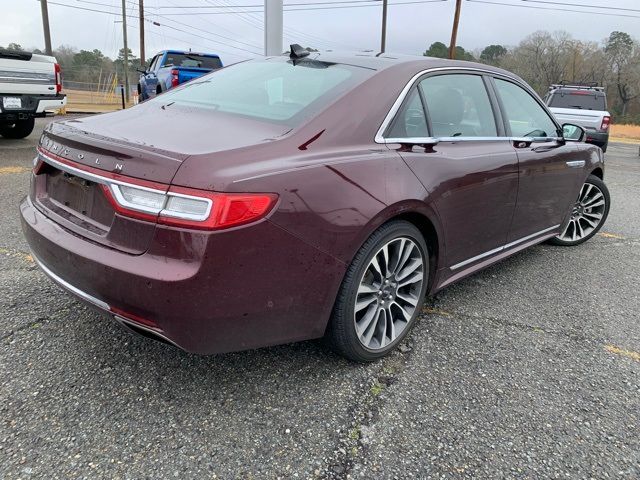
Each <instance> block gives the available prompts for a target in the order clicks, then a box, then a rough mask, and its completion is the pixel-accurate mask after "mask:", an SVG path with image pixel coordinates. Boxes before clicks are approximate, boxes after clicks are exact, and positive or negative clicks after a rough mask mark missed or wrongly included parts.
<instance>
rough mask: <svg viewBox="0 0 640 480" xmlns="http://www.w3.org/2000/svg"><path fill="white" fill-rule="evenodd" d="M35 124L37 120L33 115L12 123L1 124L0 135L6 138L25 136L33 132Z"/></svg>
mask: <svg viewBox="0 0 640 480" xmlns="http://www.w3.org/2000/svg"><path fill="white" fill-rule="evenodd" d="M35 124H36V120H35V119H34V118H33V117H30V118H27V119H26V120H17V121H16V122H15V123H11V124H6V123H5V124H0V135H2V136H3V137H5V138H25V137H28V136H29V135H30V134H31V132H33V128H34V127H35Z"/></svg>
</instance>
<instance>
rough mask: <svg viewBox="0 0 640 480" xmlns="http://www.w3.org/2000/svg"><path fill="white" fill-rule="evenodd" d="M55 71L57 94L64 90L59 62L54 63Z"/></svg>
mask: <svg viewBox="0 0 640 480" xmlns="http://www.w3.org/2000/svg"><path fill="white" fill-rule="evenodd" d="M53 71H54V73H55V76H56V94H58V93H61V92H62V71H61V70H60V65H59V64H57V63H54V64H53Z"/></svg>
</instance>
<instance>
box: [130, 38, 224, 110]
mask: <svg viewBox="0 0 640 480" xmlns="http://www.w3.org/2000/svg"><path fill="white" fill-rule="evenodd" d="M221 67H222V61H221V60H220V57H219V56H218V55H215V54H212V53H194V52H184V51H180V50H165V51H162V52H160V53H158V54H157V55H156V56H155V57H153V58H152V59H151V63H150V64H149V68H148V69H147V70H145V71H143V70H138V71H139V72H140V80H139V81H138V100H139V101H140V102H142V101H144V100H147V99H148V98H153V97H155V96H156V95H157V94H159V93H162V92H164V91H166V90H169V89H170V88H173V87H177V86H178V85H180V84H181V83H184V82H188V81H189V80H193V79H194V78H198V77H201V76H202V75H204V74H205V73H209V72H210V71H212V70H215V69H217V68H221Z"/></svg>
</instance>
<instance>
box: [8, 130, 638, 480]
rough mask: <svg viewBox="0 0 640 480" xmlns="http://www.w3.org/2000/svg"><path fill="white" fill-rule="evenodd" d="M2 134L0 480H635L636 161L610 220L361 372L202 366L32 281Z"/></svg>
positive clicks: (436, 316) (286, 364)
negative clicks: (588, 237) (577, 243)
mask: <svg viewBox="0 0 640 480" xmlns="http://www.w3.org/2000/svg"><path fill="white" fill-rule="evenodd" d="M48 121H50V119H46V120H45V119H42V120H38V122H37V129H36V132H34V134H32V135H31V136H30V137H29V138H27V139H24V140H6V139H2V138H0V202H1V203H0V204H1V205H2V206H3V208H2V212H1V213H0V478H2V479H15V478H23V479H26V478H47V479H57V478H61V479H62V478H64V479H67V478H132V479H133V478H135V479H137V478H180V479H186V478H189V479H191V478H206V479H211V478H224V479H227V478H230V479H231V478H367V479H377V478H380V479H387V478H470V477H473V478H505V477H506V478H598V479H600V478H628V479H634V478H639V477H640V326H639V320H640V313H639V310H640V276H639V275H638V268H639V267H640V214H638V212H639V211H640V157H639V156H638V145H623V144H615V145H610V148H609V152H608V153H607V154H606V162H607V166H606V173H605V181H606V183H607V185H608V186H609V188H610V190H611V193H612V207H611V213H610V216H609V219H608V221H607V223H606V225H605V226H604V229H603V231H602V232H601V233H600V234H598V235H597V236H596V237H594V238H593V239H592V240H590V241H589V242H587V243H586V244H584V245H582V246H579V247H574V248H562V247H553V246H549V245H540V246H536V247H533V248H531V249H529V250H527V251H525V252H523V253H520V254H517V255H515V256H513V257H511V258H509V259H507V260H505V261H503V262H501V263H499V264H497V265H495V266H493V267H491V268H489V269H487V270H485V271H483V272H481V273H479V274H477V275H475V276H473V277H470V278H468V279H466V280H464V281H462V282H460V283H458V284H456V285H454V286H451V287H450V288H448V289H446V290H445V291H443V292H441V293H440V294H438V295H437V296H436V297H435V298H432V299H428V300H427V302H426V303H425V306H424V312H423V315H422V316H421V318H420V321H419V323H418V325H417V326H416V328H415V329H414V331H413V332H412V335H411V337H410V339H409V340H408V341H406V342H405V343H404V344H403V345H402V347H401V348H400V349H399V350H398V351H397V352H395V353H394V354H393V355H391V356H390V357H388V358H387V359H385V360H383V361H380V362H377V363H375V364H372V365H357V364H353V363H349V362H347V361H346V360H343V359H342V358H340V357H338V356H336V355H335V354H333V353H331V352H330V351H328V350H326V349H325V348H324V347H323V346H322V344H321V343H320V342H303V343H299V344H293V345H285V346H280V347H274V348H267V349H260V350H255V351H249V352H241V353H234V354H227V355H218V356H211V357H201V356H196V355H190V354H187V353H184V352H182V351H179V350H177V349H174V348H172V347H169V346H166V345H163V344H159V343H156V342H153V341H150V340H147V339H143V338H138V337H135V336H132V335H131V334H129V333H127V332H125V331H124V330H122V329H121V327H119V326H118V325H117V324H116V323H115V322H113V321H109V320H108V319H105V318H103V317H101V316H99V315H97V314H95V313H93V312H92V311H91V310H89V309H87V308H85V307H84V306H82V305H81V304H80V303H78V302H76V301H75V300H73V299H72V298H71V297H69V296H68V295H67V294H65V293H64V292H63V291H61V290H60V289H59V288H58V287H57V286H55V285H54V284H52V283H51V281H49V280H48V279H47V278H46V277H45V276H44V275H43V274H42V273H41V272H40V271H39V270H38V268H37V267H36V266H35V265H34V263H33V259H32V258H31V257H30V255H29V251H28V247H27V244H26V242H25V240H24V239H23V236H22V233H21V230H20V225H19V219H18V202H19V201H20V199H21V198H22V197H23V196H24V195H25V194H26V192H27V189H28V181H29V170H30V168H31V160H32V158H33V156H34V147H35V145H36V143H37V140H38V136H39V132H40V131H41V130H42V128H43V126H44V124H45V123H46V122H48Z"/></svg>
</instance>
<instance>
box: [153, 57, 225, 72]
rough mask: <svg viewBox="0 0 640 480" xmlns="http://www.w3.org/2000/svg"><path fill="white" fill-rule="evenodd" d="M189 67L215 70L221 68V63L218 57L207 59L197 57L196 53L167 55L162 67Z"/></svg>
mask: <svg viewBox="0 0 640 480" xmlns="http://www.w3.org/2000/svg"><path fill="white" fill-rule="evenodd" d="M169 65H171V66H173V67H191V68H208V69H215V68H220V67H221V66H222V62H221V61H220V59H219V58H218V57H207V56H205V55H198V54H197V53H167V58H166V59H165V61H164V64H163V65H162V66H163V67H167V66H169Z"/></svg>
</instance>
